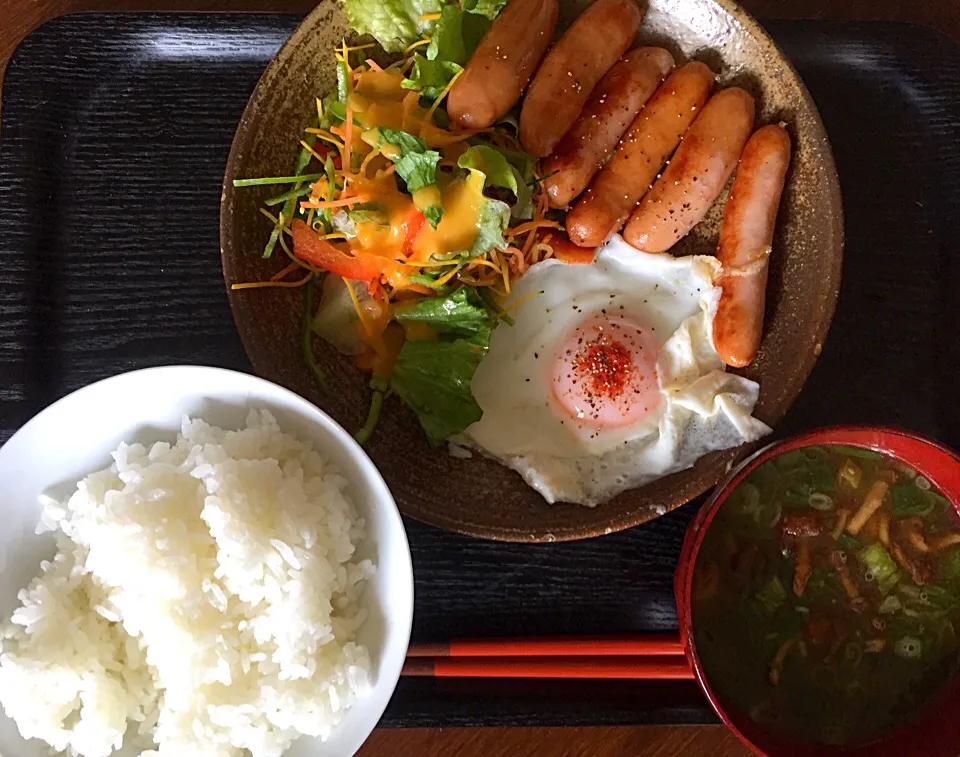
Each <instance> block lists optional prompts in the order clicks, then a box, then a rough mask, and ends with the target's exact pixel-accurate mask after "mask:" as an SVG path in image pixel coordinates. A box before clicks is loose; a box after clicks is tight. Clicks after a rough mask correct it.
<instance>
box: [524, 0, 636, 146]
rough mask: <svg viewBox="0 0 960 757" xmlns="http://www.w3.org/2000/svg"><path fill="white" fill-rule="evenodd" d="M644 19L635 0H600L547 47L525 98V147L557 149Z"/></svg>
mask: <svg viewBox="0 0 960 757" xmlns="http://www.w3.org/2000/svg"><path fill="white" fill-rule="evenodd" d="M507 7H509V6H507ZM642 19H643V13H642V12H641V10H640V6H638V5H637V3H636V1H635V0H597V2H596V3H594V4H593V5H591V6H590V7H589V8H587V9H586V10H585V11H584V12H583V13H581V14H580V17H579V18H578V19H577V20H576V21H574V22H573V25H572V26H571V27H570V28H569V29H567V31H566V33H565V34H564V35H563V36H562V37H561V38H560V40H559V41H558V42H557V44H556V45H554V46H553V49H551V50H550V52H549V53H547V57H546V58H544V60H543V64H542V65H541V66H540V69H539V70H538V71H537V75H536V76H535V77H534V79H533V83H532V84H531V85H530V90H529V91H528V92H527V96H526V98H525V99H524V101H523V108H522V110H521V111H520V143H521V144H522V145H523V148H524V149H525V150H526V151H527V152H530V153H533V154H534V155H535V156H537V157H538V158H545V157H546V156H547V155H549V154H550V153H551V152H553V148H554V147H556V146H557V143H558V142H559V141H560V138H561V137H563V135H564V134H566V133H567V131H569V129H570V127H571V126H573V122H574V121H576V120H577V116H579V115H580V111H581V110H583V105H584V103H586V101H587V97H589V95H590V92H591V91H592V90H593V88H594V87H595V86H596V85H597V82H598V81H600V77H602V76H603V75H604V74H605V73H606V72H607V71H608V70H609V69H610V67H611V66H612V65H613V64H614V63H616V61H617V59H618V58H619V57H620V56H621V55H623V54H624V53H625V52H626V51H627V48H628V47H630V45H631V44H632V43H633V40H634V38H635V37H636V36H637V29H639V28H640V21H641V20H642Z"/></svg>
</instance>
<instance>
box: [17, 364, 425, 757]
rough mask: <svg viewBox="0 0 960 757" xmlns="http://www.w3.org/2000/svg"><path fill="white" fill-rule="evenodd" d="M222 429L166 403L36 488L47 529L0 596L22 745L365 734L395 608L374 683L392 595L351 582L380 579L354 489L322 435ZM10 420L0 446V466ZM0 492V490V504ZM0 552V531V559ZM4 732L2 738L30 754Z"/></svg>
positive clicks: (178, 755) (183, 746)
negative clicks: (148, 421)
mask: <svg viewBox="0 0 960 757" xmlns="http://www.w3.org/2000/svg"><path fill="white" fill-rule="evenodd" d="M165 370H172V369H155V372H162V371H165ZM182 370H190V371H210V370H214V369H199V368H198V369H182ZM150 372H151V371H143V372H138V373H140V374H145V373H150ZM214 372H215V373H218V374H226V375H230V376H237V375H239V374H229V373H228V372H224V371H215V370H214ZM136 375H137V374H127V375H126V376H120V377H117V378H116V379H112V380H108V381H107V382H103V383H109V382H110V381H118V380H120V379H127V378H128V377H131V376H136ZM244 380H249V381H254V382H258V383H262V384H266V382H259V380H257V379H252V378H251V377H244ZM97 386H100V385H94V387H90V388H89V389H95V388H96V387H97ZM266 386H268V387H271V386H272V385H266ZM276 389H277V391H280V392H283V391H284V390H279V389H278V388H276ZM83 391H88V390H81V392H83ZM291 396H292V395H291ZM70 399H71V398H67V400H64V401H63V402H69V400H70ZM296 400H297V401H298V402H303V400H299V398H296ZM60 404H63V403H58V404H57V405H54V406H53V407H51V408H50V409H48V410H47V411H45V413H43V414H41V416H38V418H37V419H35V421H33V422H31V424H28V426H27V427H25V429H24V431H27V430H28V429H29V427H30V425H32V424H35V423H37V422H38V421H40V420H42V419H43V416H44V415H45V414H48V413H51V411H54V410H55V409H56V408H57V407H58V405H60ZM173 404H176V403H173ZM303 404H304V405H306V404H307V403H303ZM307 407H309V408H311V409H312V410H313V411H314V412H316V411H315V409H313V408H312V407H311V406H309V405H307ZM221 414H222V413H221ZM233 415H234V416H235V415H236V410H234V412H233ZM327 421H328V422H329V419H327ZM331 423H332V422H331ZM234 427H239V430H236V431H223V430H221V429H220V428H218V427H216V426H211V425H209V424H207V423H205V422H204V421H202V420H197V419H193V420H191V419H189V418H183V419H182V427H181V432H180V433H179V434H178V435H176V436H175V437H174V438H170V436H169V435H162V436H157V435H156V434H155V435H154V437H151V439H156V438H170V441H169V442H167V441H164V442H153V443H150V444H146V445H144V444H137V443H134V444H130V445H127V444H120V445H119V447H117V448H116V450H115V451H114V452H113V454H112V457H113V464H112V465H110V467H109V468H106V469H102V470H99V471H98V472H95V473H93V474H90V475H88V476H85V477H84V478H83V479H82V480H81V481H80V483H79V484H74V485H73V486H72V487H70V488H71V489H72V490H73V491H72V494H69V491H68V490H67V488H66V487H65V486H64V485H61V486H60V487H54V488H53V489H54V490H56V491H55V492H54V491H52V490H51V489H49V488H46V489H45V490H44V491H47V492H48V494H45V495H43V496H40V497H39V499H40V501H41V502H42V504H43V507H42V510H41V511H40V512H39V513H38V515H39V526H38V527H37V530H38V532H44V531H45V532H50V533H52V534H53V536H54V538H55V541H56V554H55V556H54V557H53V559H52V560H49V561H44V562H43V563H42V565H41V570H40V575H38V576H36V577H35V578H34V579H33V581H31V582H30V583H29V586H27V588H25V589H23V590H21V591H20V592H19V593H18V597H17V599H18V601H17V602H16V605H17V606H16V607H15V609H14V608H13V607H12V606H4V605H3V603H0V611H2V613H3V617H2V618H0V624H2V625H0V704H2V705H3V708H4V710H5V711H6V714H7V716H9V717H11V718H12V719H13V720H14V721H15V722H16V725H17V727H18V729H19V732H20V735H21V736H22V737H23V738H25V739H32V741H29V742H25V743H26V744H27V745H29V746H30V747H33V746H35V745H39V746H40V747H43V748H42V749H41V750H31V753H36V754H42V753H44V752H48V751H49V747H47V746H46V745H47V744H49V745H50V747H53V749H54V750H56V751H63V752H66V753H68V754H76V755H83V757H106V755H108V754H111V753H112V752H113V751H114V750H115V749H119V748H120V747H121V744H123V745H124V746H125V747H126V748H125V749H124V750H123V753H124V754H137V753H142V754H147V755H161V756H166V755H168V756H169V757H193V756H194V755H196V756H197V757H199V756H200V755H203V756H204V757H207V756H209V757H220V756H221V755H222V756H223V757H234V756H236V757H239V756H240V755H246V754H251V755H253V757H260V756H262V757H277V756H278V755H280V754H281V753H284V752H285V751H286V750H287V749H288V747H290V746H291V744H294V742H296V741H297V739H298V738H299V737H300V736H301V735H306V736H310V737H314V738H313V739H304V741H303V742H301V743H297V744H296V747H295V750H294V751H296V752H302V753H311V754H317V755H323V754H338V755H341V754H350V753H352V752H353V751H354V750H355V749H356V748H357V747H358V746H359V744H360V743H362V741H363V738H364V737H365V736H366V735H367V733H369V730H371V729H372V727H373V725H374V724H375V722H376V719H377V718H378V717H379V715H380V712H382V707H383V706H385V704H386V700H387V699H388V698H389V694H390V692H391V691H392V688H393V686H394V685H395V683H396V675H398V674H399V664H400V663H401V662H402V654H403V651H405V648H406V641H407V639H408V638H409V619H407V622H406V624H405V631H406V637H404V638H402V649H400V654H399V659H396V658H397V654H396V653H395V652H393V653H391V654H390V655H389V656H390V660H389V663H390V670H389V671H388V673H387V675H386V677H385V680H384V681H383V685H386V686H389V690H388V691H387V692H386V693H385V695H384V694H383V693H382V692H380V695H379V696H377V697H372V694H373V693H374V690H375V689H376V688H377V683H378V671H377V667H378V660H377V659H376V658H377V655H378V653H380V652H381V650H378V649H377V648H376V645H377V644H378V643H382V642H383V637H384V635H385V630H386V631H389V625H390V623H389V619H388V617H385V616H388V614H389V607H377V603H376V602H374V603H373V604H372V605H371V603H370V602H369V601H368V600H369V599H370V597H369V596H367V595H369V594H370V593H371V592H369V591H367V584H368V583H375V582H376V581H377V579H378V576H377V572H378V571H377V566H375V565H374V560H371V559H370V558H371V557H374V558H378V555H377V554H376V549H374V548H373V547H375V546H376V545H375V542H376V541H377V540H378V536H377V534H376V533H374V534H368V525H367V522H366V518H365V517H364V514H365V513H366V512H367V511H369V509H370V507H369V503H363V502H361V501H359V499H360V498H359V497H357V496H356V494H355V492H354V487H353V486H351V481H348V479H347V478H346V477H345V476H344V475H343V473H342V472H341V470H340V468H339V466H338V465H337V463H336V462H334V460H332V459H331V458H330V456H329V455H327V454H325V452H326V450H325V449H324V452H321V451H320V450H319V445H314V444H313V443H312V442H311V441H310V440H309V439H306V441H305V442H304V441H300V440H299V439H298V438H297V437H295V436H293V435H290V434H286V433H283V432H282V431H281V430H280V427H279V426H278V424H277V421H276V419H275V418H274V416H273V415H272V414H271V413H270V412H268V411H266V410H256V411H249V415H248V417H247V419H246V424H242V423H241V424H236V425H235V426H234ZM337 430H338V431H339V432H340V433H341V434H342V433H343V432H342V430H340V429H337ZM23 433H24V432H21V433H20V434H18V435H16V436H15V437H14V439H13V440H11V443H10V444H8V445H7V447H4V449H3V450H0V477H5V476H8V475H9V474H10V472H11V466H10V465H9V463H10V454H9V450H8V447H14V448H15V449H14V451H15V452H16V451H17V450H16V448H17V447H18V445H17V444H16V442H17V438H18V437H19V436H21V434H23ZM92 435H93V436H96V434H95V433H94V434H92ZM28 436H29V433H28ZM138 437H139V438H141V440H142V437H143V434H140V435H138ZM171 442H172V443H171ZM28 446H29V445H28ZM54 446H59V445H56V444H55V445H54ZM34 451H35V452H36V447H35V446H34ZM342 454H343V453H342V451H340V452H339V455H340V456H341V457H342ZM335 456H336V455H335ZM365 462H366V464H367V465H370V467H371V468H372V464H370V463H369V461H368V460H365ZM0 481H3V483H6V480H5V479H4V478H0ZM380 484H381V485H382V481H381V482H380ZM359 491H360V492H363V491H364V487H360V488H359ZM52 493H56V495H57V496H49V494H52ZM68 494H69V496H66V495H68ZM14 496H16V494H14ZM387 496H389V495H387ZM35 501H36V500H35ZM4 504H5V503H4V494H3V490H2V489H0V514H2V513H3V508H4ZM390 504H391V505H392V501H391V502H390ZM393 514H394V516H395V517H396V521H397V523H399V517H398V516H396V513H395V510H394V513H393ZM14 530H15V529H14ZM369 530H370V531H374V532H376V531H377V529H376V528H371V529H369ZM381 530H382V529H381ZM50 533H47V534H46V537H45V538H47V539H49V538H50ZM401 533H402V530H401ZM37 538H43V537H37ZM379 539H382V534H380V535H379ZM371 542H373V543H371ZM403 547H404V548H406V543H405V540H404V544H403ZM6 553H7V550H6V549H4V548H3V545H0V567H6V566H4V565H3V563H4V562H5V560H4V558H9V557H10V555H9V554H6ZM392 559H393V558H389V559H388V562H389V561H390V560H392ZM406 560H407V565H408V566H409V553H408V552H407V553H406ZM377 562H379V559H377ZM18 567H19V566H18ZM389 567H390V566H388V569H389ZM33 570H34V572H35V571H36V563H35V564H34V568H33ZM408 570H409V567H408ZM8 572H9V571H5V573H4V579H5V582H6V580H7V578H8V576H7V573H8ZM17 572H18V573H21V574H22V573H23V571H22V570H19V571H17ZM408 578H409V575H408ZM404 583H405V582H404V581H403V576H401V577H400V584H399V586H400V588H403V586H404ZM22 585H23V584H21V586H22ZM373 588H374V593H377V592H376V589H377V587H376V585H375V586H374V587H373ZM401 594H402V592H401ZM406 600H407V601H408V602H409V605H410V607H412V595H411V594H410V593H409V591H408V593H407V596H406ZM7 604H8V605H11V603H7ZM388 604H389V603H388ZM404 605H405V602H403V597H402V596H401V600H400V606H401V607H403V606H404ZM371 608H372V609H373V612H374V615H375V616H377V617H374V618H373V620H372V621H370V622H369V623H368V616H369V615H370V609H371ZM11 609H12V612H11ZM409 612H410V609H408V610H407V613H409ZM8 618H9V622H7V619H8ZM368 625H369V626H372V629H365V626H368ZM385 626H386V627H387V628H385ZM371 630H372V631H373V633H372V634H371V633H370V631H371ZM403 630H404V623H403V621H402V619H401V622H400V631H401V635H402V632H403ZM387 635H389V633H387ZM365 642H367V643H365ZM371 642H372V646H373V648H372V649H371V648H369V647H368V643H371ZM371 652H372V653H373V655H374V659H373V660H371ZM379 662H380V663H381V666H382V663H383V662H384V660H380V661H379ZM394 668H396V671H394ZM371 698H374V699H375V700H376V701H375V703H374V708H373V711H372V712H368V713H367V714H366V720H365V722H363V723H362V728H356V727H355V726H352V727H350V728H348V730H352V731H355V733H352V734H351V735H350V737H349V738H347V740H346V741H345V742H344V740H343V739H342V738H340V739H338V738H337V737H338V735H340V733H339V731H340V729H341V727H342V726H343V723H344V721H348V720H350V716H351V712H352V708H353V705H355V704H357V705H358V706H359V707H362V705H363V704H364V703H365V701H366V700H368V699H371ZM378 707H379V710H377V708H378ZM371 715H372V716H373V720H372V721H371V720H370V717H371ZM8 733H9V729H0V753H3V754H4V755H5V757H22V756H23V755H25V754H27V752H26V751H24V750H22V749H21V748H19V747H18V746H14V745H12V744H11V743H10V742H9V740H8V737H7V734H8ZM317 739H319V740H321V742H325V743H321V748H319V749H318V748H317V746H316V745H317V743H318V742H317V741H316V740H317ZM41 740H42V741H41ZM44 742H46V743H44ZM20 743H21V744H24V742H22V741H21V742H20ZM335 744H337V746H335V747H334V749H332V750H330V751H327V750H325V749H323V748H322V747H323V746H333V745H335ZM301 746H304V747H305V751H304V750H301V749H300V748H299V747H301ZM341 746H342V747H343V748H341ZM291 753H293V752H291Z"/></svg>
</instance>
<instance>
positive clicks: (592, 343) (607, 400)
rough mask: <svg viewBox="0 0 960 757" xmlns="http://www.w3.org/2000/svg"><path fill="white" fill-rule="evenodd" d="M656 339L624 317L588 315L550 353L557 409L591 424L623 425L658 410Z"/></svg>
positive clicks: (657, 348) (581, 421)
mask: <svg viewBox="0 0 960 757" xmlns="http://www.w3.org/2000/svg"><path fill="white" fill-rule="evenodd" d="M659 350H660V342H659V341H658V340H657V338H656V337H655V336H654V335H653V333H652V332H651V331H649V330H648V329H645V328H643V327H642V326H639V325H637V324H635V323H632V322H630V321H629V320H626V319H623V318H616V319H613V318H605V317H598V318H592V319H590V320H588V321H585V322H584V323H582V324H580V325H579V326H578V327H577V328H576V329H574V330H573V331H572V332H570V333H569V334H568V335H567V337H566V339H564V341H563V342H562V343H561V345H560V349H559V351H558V352H557V354H556V355H555V356H554V361H553V368H552V371H553V376H552V381H551V384H552V387H553V396H554V399H555V400H556V402H555V403H554V404H555V406H556V408H557V410H558V411H559V412H560V413H562V414H563V415H566V416H568V417H570V418H573V419H575V420H577V421H578V422H580V423H584V424H588V425H591V426H596V427H617V426H626V425H630V424H633V423H636V422H637V421H639V420H641V419H643V418H644V417H645V416H647V415H649V414H651V413H654V412H656V411H658V410H659V409H660V407H661V405H662V403H663V398H662V397H661V395H660V389H659V384H658V382H657V353H658V352H659Z"/></svg>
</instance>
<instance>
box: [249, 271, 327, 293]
mask: <svg viewBox="0 0 960 757" xmlns="http://www.w3.org/2000/svg"><path fill="white" fill-rule="evenodd" d="M312 278H313V271H311V272H310V273H308V274H307V275H306V276H304V277H303V278H302V279H298V280H297V281H248V282H245V283H243V284H231V285H230V288H231V289H265V288H267V287H283V288H287V289H293V288H294V287H302V286H303V285H304V284H306V283H307V282H308V281H310V279H312Z"/></svg>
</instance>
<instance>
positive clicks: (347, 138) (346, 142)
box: [343, 105, 353, 175]
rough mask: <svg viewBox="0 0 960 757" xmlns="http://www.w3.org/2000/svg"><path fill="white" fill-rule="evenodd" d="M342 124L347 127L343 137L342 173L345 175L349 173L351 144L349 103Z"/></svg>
mask: <svg viewBox="0 0 960 757" xmlns="http://www.w3.org/2000/svg"><path fill="white" fill-rule="evenodd" d="M343 125H344V126H346V127H347V133H346V134H345V135H344V137H343V173H344V175H346V174H349V173H350V148H351V147H352V145H353V108H351V107H350V106H349V105H347V115H346V118H344V119H343Z"/></svg>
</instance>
